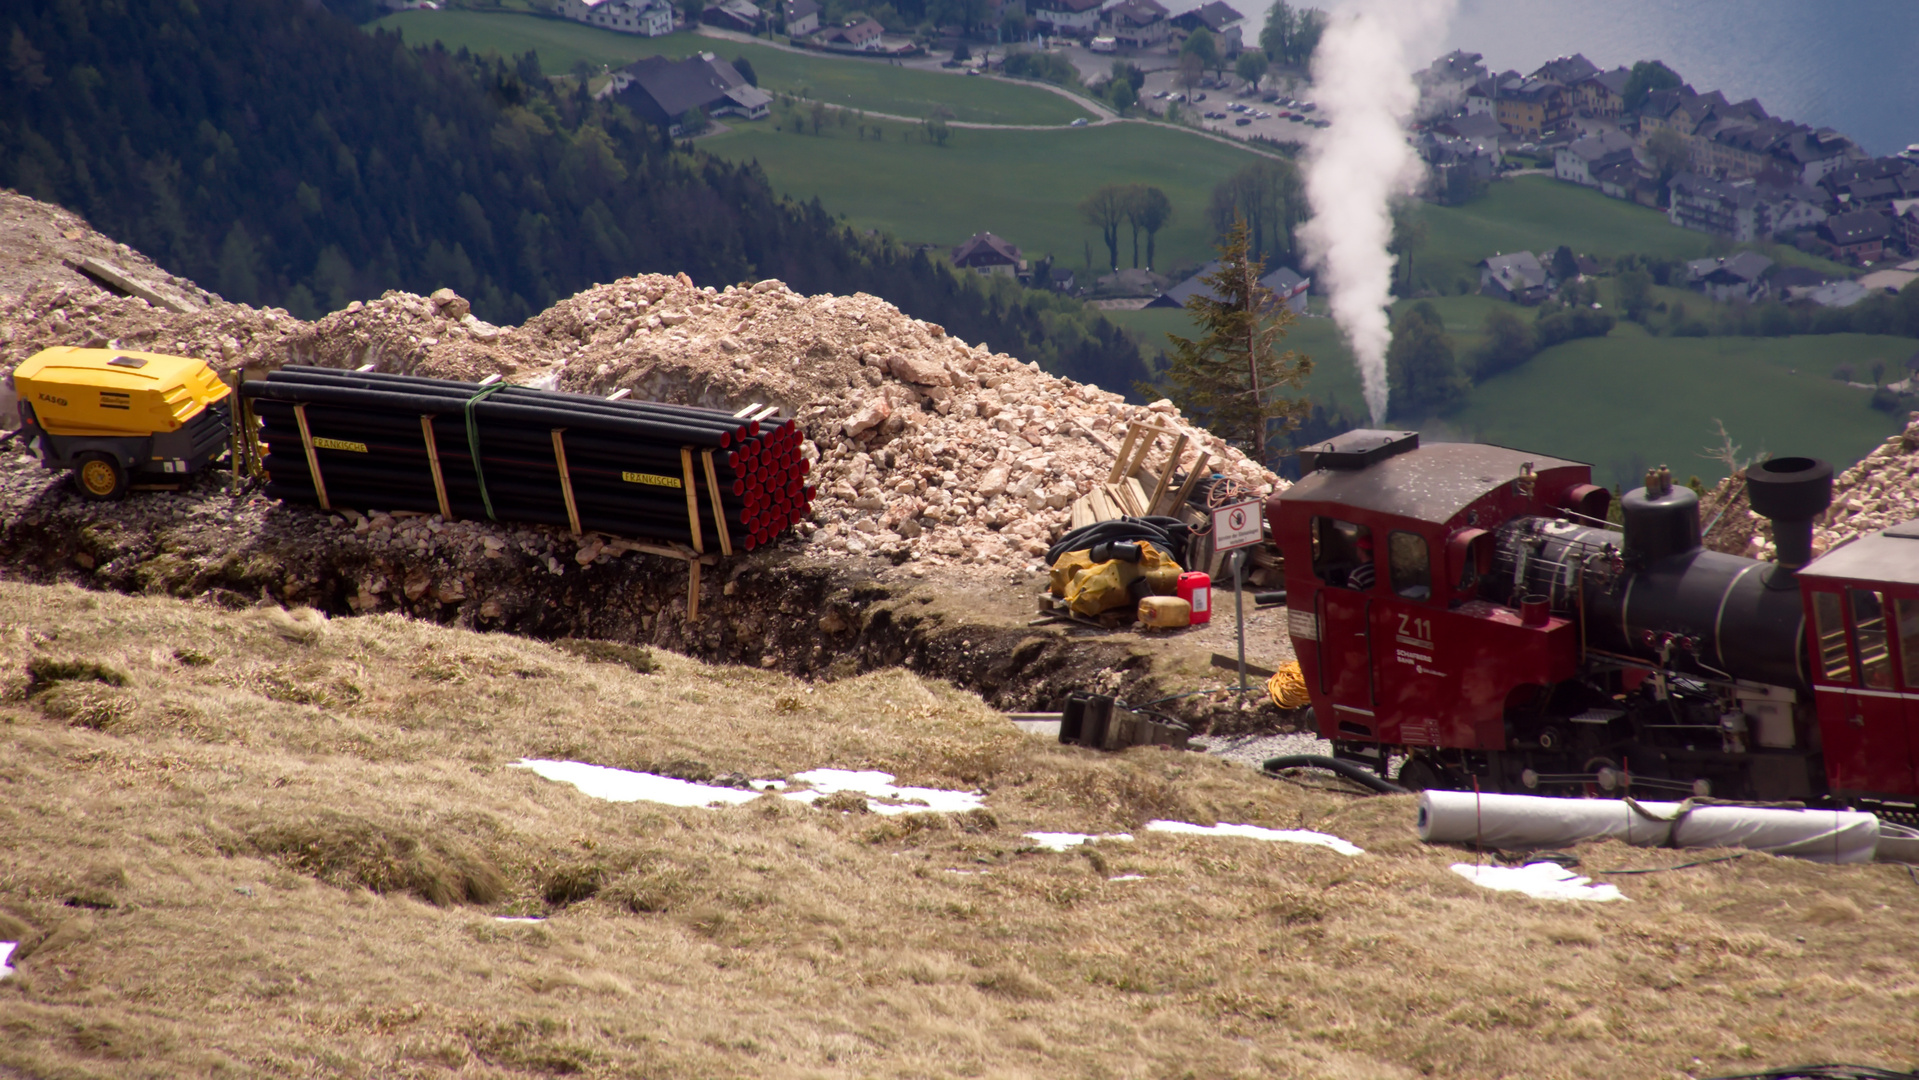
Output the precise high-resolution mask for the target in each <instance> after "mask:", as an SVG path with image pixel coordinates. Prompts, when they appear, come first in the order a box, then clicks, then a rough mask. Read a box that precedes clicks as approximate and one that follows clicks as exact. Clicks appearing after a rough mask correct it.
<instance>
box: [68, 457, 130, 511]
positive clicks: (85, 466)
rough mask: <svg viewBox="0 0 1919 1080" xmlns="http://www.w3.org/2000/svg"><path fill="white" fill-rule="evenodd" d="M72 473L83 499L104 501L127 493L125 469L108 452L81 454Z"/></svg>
mask: <svg viewBox="0 0 1919 1080" xmlns="http://www.w3.org/2000/svg"><path fill="white" fill-rule="evenodd" d="M73 475H74V479H75V480H76V481H78V482H79V485H80V497H81V498H83V499H89V500H91V501H93V502H105V501H107V500H109V499H118V498H120V497H122V496H124V495H125V494H126V493H127V470H126V469H124V468H122V467H121V465H120V462H119V461H118V460H117V459H115V458H114V457H113V456H112V455H110V454H100V453H92V454H81V455H80V460H79V462H78V463H77V466H76V467H75V469H74V471H73Z"/></svg>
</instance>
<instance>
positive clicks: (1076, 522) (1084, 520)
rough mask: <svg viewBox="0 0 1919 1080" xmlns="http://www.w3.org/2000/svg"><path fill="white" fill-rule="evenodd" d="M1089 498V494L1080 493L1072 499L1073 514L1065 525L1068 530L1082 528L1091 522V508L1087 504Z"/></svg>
mask: <svg viewBox="0 0 1919 1080" xmlns="http://www.w3.org/2000/svg"><path fill="white" fill-rule="evenodd" d="M1091 498H1092V496H1090V495H1081V496H1080V497H1079V498H1077V499H1074V500H1073V516H1072V520H1071V521H1070V522H1069V523H1068V525H1067V529H1068V530H1069V531H1071V530H1077V529H1084V528H1085V527H1086V526H1088V525H1091V524H1092V523H1093V509H1092V507H1091V506H1090V505H1088V500H1090V499H1091Z"/></svg>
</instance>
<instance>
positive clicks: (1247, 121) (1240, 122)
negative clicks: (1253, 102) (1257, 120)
mask: <svg viewBox="0 0 1919 1080" xmlns="http://www.w3.org/2000/svg"><path fill="white" fill-rule="evenodd" d="M1233 123H1235V124H1237V125H1239V126H1240V127H1245V126H1246V125H1247V124H1250V123H1252V121H1251V120H1250V119H1248V118H1246V117H1244V116H1242V117H1240V118H1239V119H1237V120H1235V121H1233Z"/></svg>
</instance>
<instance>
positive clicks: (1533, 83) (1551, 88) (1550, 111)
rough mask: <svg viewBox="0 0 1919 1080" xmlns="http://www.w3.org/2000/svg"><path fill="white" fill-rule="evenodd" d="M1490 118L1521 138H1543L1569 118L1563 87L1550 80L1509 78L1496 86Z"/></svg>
mask: <svg viewBox="0 0 1919 1080" xmlns="http://www.w3.org/2000/svg"><path fill="white" fill-rule="evenodd" d="M1498 93H1499V97H1498V99H1497V100H1496V101H1494V103H1493V115H1494V116H1495V117H1497V118H1498V120H1499V123H1500V125H1501V126H1502V127H1504V128H1505V129H1506V130H1507V131H1510V132H1512V133H1513V134H1514V135H1517V136H1519V137H1520V138H1522V139H1539V138H1543V137H1544V136H1545V135H1546V134H1547V133H1548V132H1550V131H1553V130H1555V129H1556V128H1558V127H1559V125H1560V124H1561V123H1562V122H1563V121H1564V120H1565V119H1566V118H1567V117H1569V116H1571V115H1572V108H1571V106H1570V105H1569V104H1568V101H1567V97H1566V88H1565V87H1564V86H1561V85H1560V84H1558V83H1556V82H1553V81H1552V80H1551V79H1512V80H1508V81H1507V82H1505V83H1501V84H1500V85H1499V87H1498Z"/></svg>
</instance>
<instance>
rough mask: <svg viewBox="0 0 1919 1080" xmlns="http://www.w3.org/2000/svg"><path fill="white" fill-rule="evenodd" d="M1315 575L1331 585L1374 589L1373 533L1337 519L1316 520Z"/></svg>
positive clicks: (1314, 528) (1361, 526)
mask: <svg viewBox="0 0 1919 1080" xmlns="http://www.w3.org/2000/svg"><path fill="white" fill-rule="evenodd" d="M1313 572H1314V573H1315V574H1317V575H1318V576H1319V580H1321V581H1323V582H1325V583H1326V584H1328V585H1335V586H1339V587H1342V588H1347V589H1370V588H1372V587H1373V581H1374V574H1375V573H1376V571H1375V570H1374V569H1373V531H1372V530H1371V529H1369V528H1367V527H1366V526H1364V525H1356V524H1354V523H1353V522H1350V521H1338V520H1335V519H1333V518H1327V517H1320V518H1314V519H1313Z"/></svg>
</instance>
